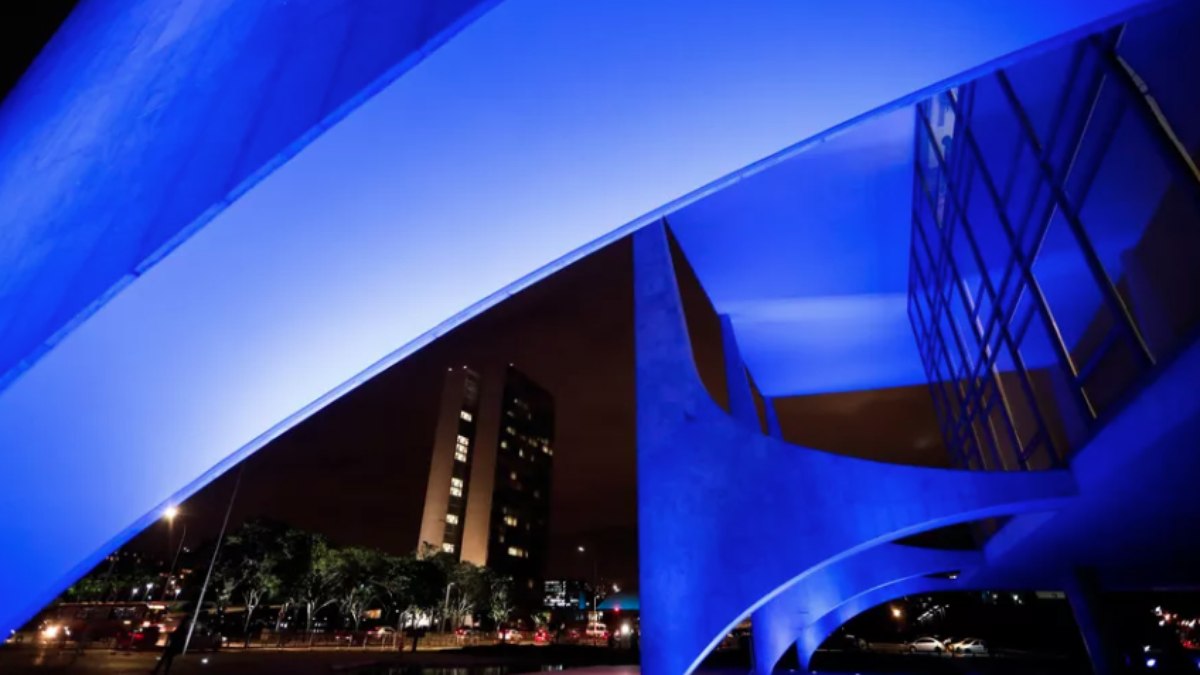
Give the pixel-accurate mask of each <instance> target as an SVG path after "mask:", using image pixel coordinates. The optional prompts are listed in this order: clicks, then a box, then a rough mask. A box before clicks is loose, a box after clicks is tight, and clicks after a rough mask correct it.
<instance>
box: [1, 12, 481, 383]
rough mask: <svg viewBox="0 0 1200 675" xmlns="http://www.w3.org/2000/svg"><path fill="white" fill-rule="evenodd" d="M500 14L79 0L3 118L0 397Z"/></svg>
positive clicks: (11, 97)
mask: <svg viewBox="0 0 1200 675" xmlns="http://www.w3.org/2000/svg"><path fill="white" fill-rule="evenodd" d="M493 4H495V0H436V1H429V0H421V1H417V2H391V1H390V0H360V1H357V2H350V3H347V2H340V1H339V0H300V1H293V2H286V1H281V0H255V1H253V2H236V1H234V0H134V1H130V0H85V1H84V2H81V3H80V4H79V6H78V8H77V9H76V10H75V11H74V12H73V13H72V14H71V16H70V18H69V19H68V20H67V21H66V23H65V24H64V25H63V27H62V29H61V30H60V31H59V32H58V34H57V35H56V36H55V37H54V39H53V40H52V41H51V42H50V43H49V44H48V45H47V47H46V48H45V49H44V50H43V51H42V53H41V54H40V55H39V57H38V59H37V60H36V62H35V63H34V64H33V66H32V67H31V68H30V70H29V72H28V73H27V74H26V76H25V77H24V78H23V79H22V81H21V82H20V84H19V85H18V87H17V88H15V89H14V90H13V92H12V93H11V94H10V95H9V96H8V97H7V98H6V99H5V101H4V107H3V108H2V109H0V205H3V206H0V228H2V230H3V232H4V237H3V238H0V270H3V271H4V272H3V274H0V389H2V388H3V387H4V386H5V385H6V384H7V383H8V382H10V381H11V380H12V378H14V377H15V376H17V375H18V374H19V371H21V370H23V369H24V368H26V367H28V365H29V364H30V363H32V362H33V361H35V360H36V359H37V358H38V357H39V356H40V355H41V354H42V353H43V352H44V350H45V349H47V348H48V347H50V346H52V344H53V343H54V342H56V341H57V340H58V339H60V337H61V336H59V335H56V333H59V332H61V331H62V330H64V328H66V327H68V326H69V325H70V324H72V323H73V322H75V321H78V320H80V319H81V318H82V317H80V314H81V313H83V314H84V315H86V314H87V313H89V312H90V311H91V310H92V309H94V306H93V305H94V303H96V302H103V301H104V299H105V296H106V294H109V293H111V292H114V291H115V290H117V289H119V288H120V287H123V286H124V284H126V283H128V282H129V281H130V280H131V279H132V278H133V277H135V276H137V275H138V274H140V273H141V272H142V271H144V269H145V267H146V265H148V264H150V263H152V262H153V260H154V259H156V258H157V257H158V256H160V255H162V253H163V252H164V251H163V249H164V248H166V249H169V248H171V247H172V246H174V245H176V244H177V243H178V240H179V239H180V238H186V236H188V234H189V233H190V232H191V231H193V230H194V229H195V228H196V227H200V226H202V225H203V223H204V222H205V221H206V220H207V219H208V218H210V217H211V216H212V215H213V214H214V213H215V210H217V209H220V208H222V207H223V206H224V205H226V204H227V203H228V202H229V201H230V200H231V199H233V198H235V197H236V196H237V195H238V194H240V193H241V192H242V191H244V190H246V189H247V188H248V187H249V186H251V185H253V184H254V183H255V182H257V180H258V179H259V178H261V176H262V175H264V173H265V172H269V171H270V170H272V169H274V168H275V167H276V166H277V165H278V164H279V163H280V162H282V161H284V160H285V159H286V158H287V157H289V156H291V155H292V154H294V153H295V152H297V151H298V150H299V149H300V148H302V147H303V146H304V145H306V144H307V143H308V142H309V141H311V140H312V138H313V137H314V136H315V134H317V133H319V132H320V130H321V129H322V128H323V126H325V125H328V124H329V123H330V122H331V121H332V120H334V119H336V118H338V117H340V116H341V115H343V114H345V113H346V112H347V111H348V110H350V109H353V108H354V107H355V106H356V105H358V104H359V103H361V102H362V101H363V100H364V99H365V98H366V97H367V96H369V95H370V94H371V93H374V91H375V90H377V89H378V88H379V87H381V86H383V85H385V84H387V83H388V82H390V80H391V79H394V78H395V77H396V76H398V75H399V74H400V73H401V72H403V71H404V70H407V68H409V67H411V66H412V65H414V64H415V63H417V62H418V61H419V60H420V59H421V58H423V57H424V55H425V52H426V51H427V50H429V49H432V48H434V47H436V46H437V44H438V43H439V42H440V41H441V40H444V39H446V38H448V37H449V36H450V35H451V34H453V33H454V32H455V31H456V30H457V29H458V28H460V27H461V26H462V25H465V24H466V23H469V22H470V21H471V20H473V18H474V17H475V16H477V15H478V14H479V13H481V12H482V11H484V10H486V9H487V8H489V7H490V6H491V5H493Z"/></svg>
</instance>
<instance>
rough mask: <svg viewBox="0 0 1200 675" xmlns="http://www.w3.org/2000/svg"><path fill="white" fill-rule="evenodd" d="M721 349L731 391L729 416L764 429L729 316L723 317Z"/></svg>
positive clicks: (726, 378) (726, 385)
mask: <svg viewBox="0 0 1200 675" xmlns="http://www.w3.org/2000/svg"><path fill="white" fill-rule="evenodd" d="M721 349H722V351H723V353H724V355H725V388H726V389H728V390H729V414H730V415H732V416H733V418H734V419H735V420H737V421H739V422H741V423H743V424H749V425H751V426H753V427H754V428H755V429H762V425H761V424H760V423H759V421H758V410H756V409H755V407H754V394H753V393H752V392H751V391H750V378H748V377H746V364H745V363H744V362H743V361H742V351H741V350H740V349H738V343H737V336H736V335H735V334H734V332H733V322H732V321H730V320H729V315H728V314H722V315H721Z"/></svg>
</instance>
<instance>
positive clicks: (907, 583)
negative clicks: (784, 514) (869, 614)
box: [796, 576, 965, 670]
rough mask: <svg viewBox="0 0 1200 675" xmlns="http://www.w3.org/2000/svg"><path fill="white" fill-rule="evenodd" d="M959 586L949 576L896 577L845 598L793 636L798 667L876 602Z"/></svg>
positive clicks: (961, 588) (958, 587) (805, 667)
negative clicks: (890, 581)
mask: <svg viewBox="0 0 1200 675" xmlns="http://www.w3.org/2000/svg"><path fill="white" fill-rule="evenodd" d="M960 590H965V588H964V587H963V586H962V585H961V584H959V583H957V582H955V581H951V580H950V579H938V578H932V577H924V576H921V577H912V578H909V579H900V580H898V581H894V582H892V583H890V584H885V585H883V586H880V587H878V588H872V589H870V590H866V591H864V592H862V593H860V594H858V595H855V596H854V597H851V598H847V599H846V601H845V602H844V603H842V604H841V605H838V606H837V607H836V608H834V609H833V610H832V611H830V612H829V613H828V614H826V615H825V616H822V617H820V618H818V619H817V620H816V621H814V622H813V623H812V624H811V625H809V626H808V627H807V628H805V629H804V630H803V631H802V632H801V633H800V635H799V637H798V638H797V640H796V656H797V658H798V659H799V661H800V668H801V669H802V670H807V669H808V668H809V666H810V665H811V664H812V657H813V654H815V653H816V651H817V648H818V647H820V646H821V643H823V642H825V640H826V639H828V638H829V636H830V635H833V632H834V631H836V630H837V629H838V628H840V627H841V626H842V625H843V624H845V623H846V622H847V621H849V620H850V619H853V618H854V617H856V616H858V615H859V614H862V613H863V612H865V611H867V610H868V609H871V608H872V607H875V606H876V605H879V604H882V603H884V602H887V601H889V600H895V599H896V598H902V597H904V596H907V595H917V594H922V593H940V592H944V591H960Z"/></svg>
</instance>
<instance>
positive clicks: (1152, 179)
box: [909, 5, 1200, 470]
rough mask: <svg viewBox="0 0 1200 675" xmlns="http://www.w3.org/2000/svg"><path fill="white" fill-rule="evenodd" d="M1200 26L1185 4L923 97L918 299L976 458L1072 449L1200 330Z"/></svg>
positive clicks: (1008, 466) (915, 247)
mask: <svg viewBox="0 0 1200 675" xmlns="http://www.w3.org/2000/svg"><path fill="white" fill-rule="evenodd" d="M1181 27H1186V29H1181ZM1197 30H1200V8H1197V7H1195V6H1194V5H1180V6H1177V7H1173V8H1170V9H1168V10H1166V11H1164V12H1159V13H1157V14H1155V15H1152V16H1147V17H1142V18H1139V19H1137V20H1136V21H1134V22H1131V23H1129V24H1127V25H1124V26H1121V27H1118V28H1116V29H1113V30H1110V31H1107V32H1104V33H1101V34H1097V35H1092V36H1089V37H1088V38H1086V39H1083V40H1080V41H1079V42H1077V43H1075V44H1072V45H1069V46H1066V47H1062V48H1059V49H1057V50H1054V51H1051V52H1048V53H1044V54H1042V55H1039V56H1036V57H1034V58H1031V59H1028V60H1025V61H1022V62H1020V63H1018V64H1016V65H1014V66H1012V67H1010V68H1005V69H1002V70H999V71H997V72H995V73H993V74H990V75H987V76H984V77H982V78H980V79H978V80H975V81H973V82H970V83H967V84H965V85H962V86H959V87H955V88H953V89H950V90H948V91H945V92H942V93H941V94H939V95H937V96H935V97H933V98H931V99H929V100H927V101H924V102H922V103H920V104H918V105H917V106H916V146H915V154H914V173H915V179H914V189H913V216H912V217H913V234H912V247H911V252H910V259H911V261H910V283H909V315H910V318H911V320H912V323H913V327H914V332H915V336H916V339H917V345H918V348H919V350H920V354H921V358H922V361H923V363H924V365H925V369H926V375H927V377H928V380H929V382H930V391H931V394H932V396H933V398H934V402H935V405H936V408H937V410H938V415H939V423H940V424H941V427H942V433H943V436H944V437H945V439H946V442H947V446H948V447H949V448H951V451H952V453H953V454H954V455H955V457H954V459H955V461H956V462H957V463H958V464H959V465H960V466H962V467H964V468H971V469H986V470H1018V469H1043V468H1051V467H1056V466H1061V465H1063V464H1064V463H1065V462H1066V461H1067V460H1068V459H1069V457H1070V455H1071V453H1072V452H1074V451H1076V450H1078V449H1079V448H1080V447H1081V446H1082V444H1084V443H1085V442H1086V441H1087V439H1088V438H1089V437H1090V434H1091V433H1092V432H1093V431H1094V429H1095V428H1096V427H1097V425H1098V424H1099V423H1102V422H1103V421H1104V419H1105V418H1106V416H1109V415H1111V414H1112V413H1113V412H1114V411H1115V410H1117V409H1118V408H1119V407H1120V405H1121V403H1122V401H1123V400H1124V398H1125V397H1126V396H1127V395H1128V394H1129V393H1130V392H1131V391H1132V389H1133V388H1134V387H1135V386H1136V385H1137V384H1138V383H1139V382H1140V381H1143V380H1144V378H1145V377H1146V376H1147V375H1150V374H1152V373H1153V372H1154V371H1155V369H1156V368H1157V367H1158V366H1159V365H1160V364H1161V363H1163V362H1164V361H1165V360H1169V359H1170V358H1171V356H1172V355H1173V354H1174V353H1176V352H1178V350H1179V349H1180V348H1181V347H1183V346H1184V345H1186V344H1189V343H1190V342H1191V341H1192V340H1193V339H1194V337H1195V333H1196V327H1197V325H1198V324H1200V264H1197V262H1198V260H1200V258H1198V254H1200V172H1198V171H1197V168H1196V157H1197V155H1200V92H1198V91H1197V89H1196V87H1194V86H1193V84H1194V82H1193V80H1192V79H1191V78H1190V77H1189V75H1188V74H1189V73H1192V72H1195V69H1196V67H1198V66H1200V47H1198V46H1196V45H1195V44H1193V43H1194V42H1195V41H1193V40H1189V39H1188V38H1187V37H1186V36H1188V35H1195V34H1196V31H1197Z"/></svg>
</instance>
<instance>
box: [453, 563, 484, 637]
mask: <svg viewBox="0 0 1200 675" xmlns="http://www.w3.org/2000/svg"><path fill="white" fill-rule="evenodd" d="M450 580H451V581H453V582H454V589H455V590H456V591H457V593H453V594H451V596H450V608H449V613H450V618H451V619H452V620H453V621H454V624H455V625H459V624H461V623H463V619H464V618H466V617H468V616H471V615H472V614H473V613H474V611H475V609H476V608H478V607H487V606H488V598H489V595H490V592H491V589H490V588H489V586H488V576H487V570H486V569H485V568H483V567H479V566H478V565H474V564H472V563H469V562H460V563H458V564H456V565H455V566H454V569H453V570H451V572H450Z"/></svg>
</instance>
